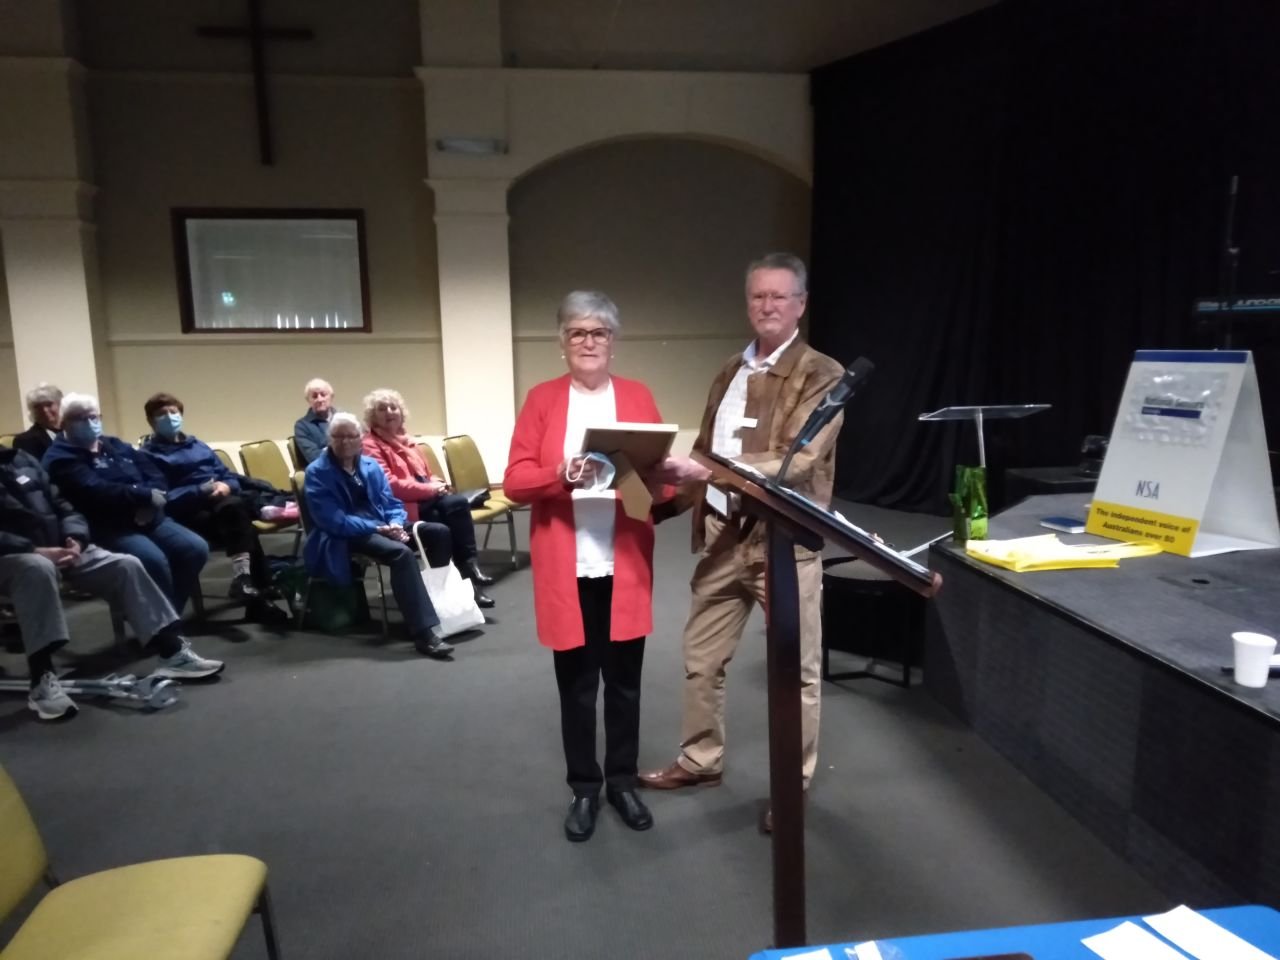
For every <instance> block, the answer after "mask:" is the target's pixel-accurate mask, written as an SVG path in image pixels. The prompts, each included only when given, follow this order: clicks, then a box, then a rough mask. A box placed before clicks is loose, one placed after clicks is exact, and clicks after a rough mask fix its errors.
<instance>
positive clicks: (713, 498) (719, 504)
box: [707, 483, 729, 517]
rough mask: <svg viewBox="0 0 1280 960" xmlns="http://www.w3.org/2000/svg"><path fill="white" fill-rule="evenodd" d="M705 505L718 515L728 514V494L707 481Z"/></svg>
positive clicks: (724, 515)
mask: <svg viewBox="0 0 1280 960" xmlns="http://www.w3.org/2000/svg"><path fill="white" fill-rule="evenodd" d="M707 505H708V506H709V507H711V509H712V510H714V511H715V512H716V513H718V514H720V516H722V517H727V516H729V495H728V494H727V493H725V492H724V491H723V490H721V489H720V488H719V487H713V486H712V485H711V484H709V483H708V484H707Z"/></svg>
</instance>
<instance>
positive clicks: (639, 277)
mask: <svg viewBox="0 0 1280 960" xmlns="http://www.w3.org/2000/svg"><path fill="white" fill-rule="evenodd" d="M509 211H510V214H511V280H512V309H513V319H514V331H515V334H514V335H515V375H516V394H517V397H518V399H519V400H520V401H523V398H524V394H525V392H526V391H527V390H528V389H529V387H531V386H533V385H534V384H535V383H538V382H539V381H541V380H545V379H547V378H548V377H553V376H558V375H560V374H561V373H563V372H564V364H563V362H562V361H561V360H560V347H559V344H558V343H557V342H556V339H555V311H556V307H557V306H558V304H559V301H560V298H561V297H563V296H564V294H565V293H567V292H568V291H569V290H571V289H574V288H593V289H600V290H603V291H604V292H605V293H607V294H608V295H609V296H610V297H612V298H613V299H614V301H615V302H616V303H617V304H618V308H619V310H620V311H621V314H622V326H623V337H622V340H621V341H620V342H619V343H618V346H617V351H616V353H617V359H616V360H615V365H614V369H615V370H616V371H617V372H618V373H619V374H621V375H623V376H630V377H635V378H638V379H641V380H644V381H645V382H646V383H648V384H649V386H650V388H651V389H652V390H653V392H654V395H655V397H656V398H657V400H658V405H659V407H660V408H661V410H662V414H663V416H664V417H665V418H666V419H667V420H668V421H671V422H677V423H679V424H680V425H681V426H682V427H693V428H696V426H697V422H698V419H699V417H700V416H701V413H702V409H703V406H704V405H705V403H706V391H707V388H708V386H709V385H710V382H711V379H712V377H713V376H714V375H715V372H716V371H717V370H718V369H719V368H720V365H721V364H723V363H724V361H725V359H727V357H728V356H729V355H730V354H732V353H734V352H735V351H737V350H740V349H742V347H743V346H744V345H745V344H746V343H747V342H748V340H749V339H750V336H751V332H750V327H749V326H748V324H747V320H746V310H745V306H744V304H743V299H742V289H743V275H742V271H743V268H744V267H745V266H746V264H747V262H748V261H749V260H751V259H752V258H754V257H757V256H759V255H760V254H761V253H765V252H767V251H769V250H777V249H782V250H791V251H793V252H795V253H798V254H800V255H801V256H805V255H807V252H808V247H809V188H808V187H807V186H806V185H805V184H804V183H802V182H801V181H800V180H798V179H797V178H795V177H794V176H792V175H790V174H788V173H786V172H784V171H782V170H781V169H779V168H778V167H775V166H772V165H771V164H768V163H766V162H764V161H762V160H759V159H756V158H755V157H752V156H749V155H747V154H744V153H740V152H738V151H735V150H731V149H728V148H725V147H721V146H717V145H714V144H709V143H702V142H699V141H695V140H680V139H654V140H628V141H622V142H618V143H613V144H608V145H605V146H601V147H596V148H592V149H589V150H585V151H582V152H580V153H577V154H573V155H570V156H567V157H565V158H563V159H561V160H559V161H556V162H553V163H551V164H548V165H546V166H543V167H540V168H539V169H537V170H535V171H534V172H533V173H531V174H530V175H529V176H527V177H526V178H524V179H523V180H521V181H519V182H518V183H517V184H516V185H515V186H514V187H513V188H512V190H511V195H510V202H509Z"/></svg>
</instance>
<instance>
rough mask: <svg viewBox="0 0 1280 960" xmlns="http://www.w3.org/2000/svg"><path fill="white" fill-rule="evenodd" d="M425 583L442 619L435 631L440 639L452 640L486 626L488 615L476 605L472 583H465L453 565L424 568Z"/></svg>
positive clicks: (423, 578) (423, 577)
mask: <svg viewBox="0 0 1280 960" xmlns="http://www.w3.org/2000/svg"><path fill="white" fill-rule="evenodd" d="M422 583H423V585H424V586H425V587H426V588H427V596H429V597H430V598H431V605H432V606H433V607H435V608H436V616H437V617H439V618H440V622H439V623H438V624H436V625H435V626H434V627H432V628H431V632H432V633H433V634H435V635H436V636H437V637H451V636H453V635H454V634H455V633H463V632H465V631H467V630H472V629H474V628H476V627H482V626H484V614H483V613H481V612H480V608H479V607H478V606H477V605H476V595H475V590H474V589H473V588H472V586H471V581H470V580H463V579H462V574H460V573H458V568H457V567H455V566H454V565H453V564H452V563H446V564H445V565H444V566H443V567H426V568H424V569H423V571H422Z"/></svg>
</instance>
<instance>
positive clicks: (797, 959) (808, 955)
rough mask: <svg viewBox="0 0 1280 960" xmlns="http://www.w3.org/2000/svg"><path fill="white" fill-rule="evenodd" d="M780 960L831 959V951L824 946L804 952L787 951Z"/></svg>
mask: <svg viewBox="0 0 1280 960" xmlns="http://www.w3.org/2000/svg"><path fill="white" fill-rule="evenodd" d="M782 960H832V957H831V951H830V950H828V949H827V948H826V947H822V948H820V949H818V950H806V951H805V952H804V953H788V954H786V955H785V956H784V957H782Z"/></svg>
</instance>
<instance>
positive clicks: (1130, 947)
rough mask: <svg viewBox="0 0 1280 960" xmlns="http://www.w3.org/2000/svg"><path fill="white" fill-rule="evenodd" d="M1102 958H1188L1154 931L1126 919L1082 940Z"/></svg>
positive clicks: (1145, 959) (1158, 959)
mask: <svg viewBox="0 0 1280 960" xmlns="http://www.w3.org/2000/svg"><path fill="white" fill-rule="evenodd" d="M1080 942H1081V943H1083V944H1084V945H1085V946H1086V947H1088V948H1089V949H1090V950H1092V951H1093V952H1094V953H1096V954H1097V955H1098V956H1100V957H1102V960H1187V958H1186V957H1184V956H1183V955H1182V954H1180V953H1179V952H1178V951H1177V950H1175V949H1173V947H1171V946H1169V945H1168V944H1167V943H1165V942H1164V941H1163V940H1161V939H1160V938H1159V937H1157V936H1156V935H1155V934H1153V933H1148V932H1147V931H1146V930H1144V929H1142V927H1140V926H1138V925H1137V924H1136V923H1134V922H1133V921H1132V920H1126V921H1125V922H1124V923H1122V924H1120V926H1118V927H1112V928H1111V929H1110V930H1108V931H1107V932H1106V933H1099V934H1097V935H1096V936H1092V937H1085V938H1084V939H1083V940H1081V941H1080Z"/></svg>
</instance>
